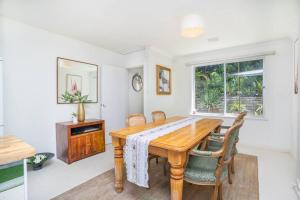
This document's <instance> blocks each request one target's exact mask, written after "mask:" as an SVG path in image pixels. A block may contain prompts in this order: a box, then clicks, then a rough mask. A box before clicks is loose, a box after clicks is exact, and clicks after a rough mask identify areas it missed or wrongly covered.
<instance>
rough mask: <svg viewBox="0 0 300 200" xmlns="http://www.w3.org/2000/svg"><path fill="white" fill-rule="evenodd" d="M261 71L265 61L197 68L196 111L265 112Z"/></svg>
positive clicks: (253, 113) (255, 113) (260, 113)
mask: <svg viewBox="0 0 300 200" xmlns="http://www.w3.org/2000/svg"><path fill="white" fill-rule="evenodd" d="M262 72H263V60H252V61H244V62H234V63H224V64H217V65H207V66H201V67H196V68H195V108H196V111H197V112H205V113H238V112H242V111H248V112H249V114H250V115H254V116H260V115H262V114H263V100H262V97H263V73H262ZM224 73H225V79H226V80H225V81H224ZM225 82H226V83H225ZM225 92H226V94H224V93H225ZM225 99H226V102H225ZM225 108H226V110H225Z"/></svg>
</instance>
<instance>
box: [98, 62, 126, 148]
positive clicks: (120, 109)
mask: <svg viewBox="0 0 300 200" xmlns="http://www.w3.org/2000/svg"><path fill="white" fill-rule="evenodd" d="M101 100H102V101H101V105H102V106H101V107H102V112H101V115H102V119H104V120H105V129H106V130H105V131H106V134H105V140H106V144H107V143H111V137H110V136H109V132H110V131H112V130H118V129H120V128H123V127H124V126H125V120H126V117H127V113H128V72H127V70H126V69H125V68H120V67H113V66H108V65H104V66H102V67H101Z"/></svg>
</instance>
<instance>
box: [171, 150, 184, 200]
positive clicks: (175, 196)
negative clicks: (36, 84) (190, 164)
mask: <svg viewBox="0 0 300 200" xmlns="http://www.w3.org/2000/svg"><path fill="white" fill-rule="evenodd" d="M168 161H169V163H170V166H171V168H170V184H171V200H182V192H183V173H184V165H185V161H186V153H177V152H169V153H168Z"/></svg>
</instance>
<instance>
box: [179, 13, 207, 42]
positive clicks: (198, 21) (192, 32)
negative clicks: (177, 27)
mask: <svg viewBox="0 0 300 200" xmlns="http://www.w3.org/2000/svg"><path fill="white" fill-rule="evenodd" d="M203 27H204V23H203V19H202V18H201V17H200V16H199V15H197V14H190V15H186V16H185V17H184V18H183V20H182V23H181V36H183V37H187V38H194V37H197V36H199V35H201V34H202V33H203V32H204V29H203Z"/></svg>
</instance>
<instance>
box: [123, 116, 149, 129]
mask: <svg viewBox="0 0 300 200" xmlns="http://www.w3.org/2000/svg"><path fill="white" fill-rule="evenodd" d="M126 125H127V126H144V125H146V117H145V116H144V115H143V114H131V115H129V116H128V117H127V119H126Z"/></svg>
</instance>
